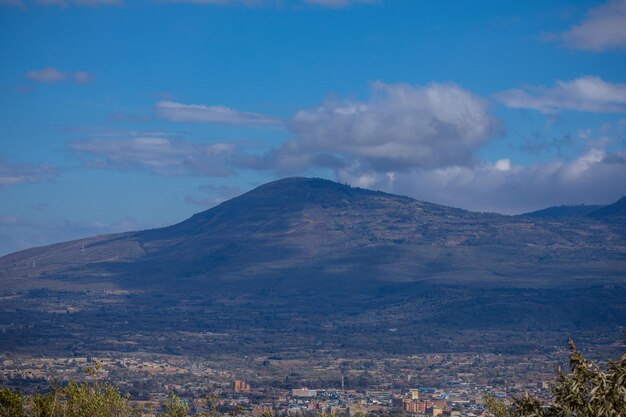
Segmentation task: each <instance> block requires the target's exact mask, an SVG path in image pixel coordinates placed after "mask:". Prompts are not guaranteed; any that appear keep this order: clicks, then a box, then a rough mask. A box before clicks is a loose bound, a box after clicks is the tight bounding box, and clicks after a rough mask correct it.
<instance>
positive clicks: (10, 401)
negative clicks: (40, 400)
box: [0, 388, 24, 417]
mask: <svg viewBox="0 0 626 417" xmlns="http://www.w3.org/2000/svg"><path fill="white" fill-rule="evenodd" d="M0 416H1V417H22V416H24V397H23V396H22V394H20V393H19V392H13V391H11V390H10V389H8V388H0Z"/></svg>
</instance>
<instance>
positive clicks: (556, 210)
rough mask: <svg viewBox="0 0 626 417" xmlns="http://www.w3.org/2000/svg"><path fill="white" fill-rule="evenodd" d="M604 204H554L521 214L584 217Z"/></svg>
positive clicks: (525, 215) (528, 215)
mask: <svg viewBox="0 0 626 417" xmlns="http://www.w3.org/2000/svg"><path fill="white" fill-rule="evenodd" d="M603 207H604V206H601V205H585V204H580V205H563V206H553V207H548V208H545V209H541V210H537V211H532V212H530V213H524V214H521V216H524V217H532V218H549V217H552V218H555V217H584V216H587V215H589V214H591V213H593V212H595V211H597V210H599V209H601V208H603Z"/></svg>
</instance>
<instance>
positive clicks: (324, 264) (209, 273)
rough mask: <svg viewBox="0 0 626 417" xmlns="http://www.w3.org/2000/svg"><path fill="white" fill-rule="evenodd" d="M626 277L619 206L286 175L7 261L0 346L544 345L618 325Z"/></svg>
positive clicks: (623, 317)
mask: <svg viewBox="0 0 626 417" xmlns="http://www.w3.org/2000/svg"><path fill="white" fill-rule="evenodd" d="M625 271H626V221H624V218H623V217H620V216H607V217H601V218H590V217H586V216H584V217H565V218H547V219H533V218H524V217H522V216H505V215H500V214H494V213H475V212H469V211H465V210H462V209H455V208H449V207H445V206H439V205H436V204H431V203H427V202H422V201H418V200H414V199H411V198H409V197H404V196H395V195H393V194H387V193H384V192H379V191H371V190H363V189H359V188H353V187H349V186H346V185H342V184H338V183H334V182H332V181H328V180H317V179H306V178H290V179H286V180H282V181H276V182H273V183H270V184H267V185H265V186H261V187H258V188H256V189H254V190H252V191H250V192H248V193H245V194H243V195H242V196H239V197H236V198H234V199H231V200H229V201H226V202H224V203H222V204H220V205H218V206H216V207H214V208H211V209H209V210H206V211H203V212H200V213H197V214H196V215H194V216H192V217H190V218H189V219H187V220H185V221H183V222H180V223H177V224H174V225H172V226H168V227H165V228H159V229H151V230H145V231H136V232H126V233H119V234H114V235H104V236H96V237H92V238H88V239H81V240H76V241H72V242H64V243H58V244H55V245H51V246H47V247H40V248H33V249H28V250H25V251H21V252H17V253H14V254H10V255H7V256H4V257H2V258H0V288H2V290H0V317H2V319H3V321H4V322H6V323H13V324H12V325H11V326H12V327H10V328H11V329H13V330H11V332H13V333H11V334H10V337H9V338H8V339H7V340H4V341H2V340H0V351H2V350H3V349H4V350H9V351H10V350H15V349H24V348H25V347H24V345H23V344H20V343H18V342H19V341H30V342H29V343H27V344H26V345H27V346H46V349H52V347H51V346H53V345H56V344H58V346H67V345H68V344H72V343H79V344H80V346H84V348H83V351H85V352H87V351H89V352H91V351H93V350H98V349H102V348H103V346H108V347H109V348H110V349H116V347H115V346H116V345H111V342H109V340H110V339H111V337H113V336H112V335H115V337H116V338H118V339H120V340H124V338H131V339H133V338H136V335H137V334H141V335H149V337H148V336H146V337H147V338H148V339H145V340H149V341H150V342H149V343H153V344H154V343H156V344H155V345H154V346H152V345H150V346H148V345H146V344H145V343H146V342H141V343H142V344H140V345H139V346H141V347H142V348H143V349H154V350H155V351H163V350H168V349H171V346H172V345H175V346H177V349H178V350H180V351H189V350H191V351H193V352H195V353H198V352H199V351H201V349H202V348H201V347H198V346H197V345H193V344H192V345H190V346H189V347H186V346H184V345H181V344H180V343H179V342H177V341H176V340H177V339H176V337H177V336H176V335H177V334H179V332H186V333H185V334H194V335H196V336H194V337H197V338H200V339H202V338H205V337H207V336H202V335H205V334H206V332H212V333H220V334H222V333H224V334H229V335H231V336H229V339H228V340H229V341H228V342H223V343H222V342H220V344H217V345H215V344H212V345H211V346H213V348H214V349H218V350H219V351H220V352H222V351H224V352H226V351H229V350H230V351H232V350H233V349H234V350H236V351H244V352H247V351H249V350H250V349H251V350H255V349H256V350H258V349H260V350H261V351H267V349H274V350H281V349H288V350H296V351H298V350H301V349H308V348H309V347H310V344H311V343H314V344H315V345H316V346H317V345H318V344H319V346H321V347H322V348H324V347H326V348H331V347H332V348H333V349H352V350H354V349H356V350H359V349H365V350H369V349H382V350H385V351H389V352H391V351H394V352H397V351H402V352H410V351H412V350H414V349H422V350H430V351H433V349H435V350H436V349H440V350H449V349H452V350H454V349H462V348H463V347H464V346H465V347H467V346H470V345H471V346H474V347H476V348H480V347H483V348H487V347H488V348H489V349H496V350H497V349H505V350H506V349H520V348H521V347H520V346H535V347H539V346H542V345H543V344H545V343H551V342H548V341H549V340H550V341H555V340H556V339H558V338H560V337H562V335H563V332H568V333H572V332H583V333H584V334H586V335H587V336H588V337H591V338H594V337H598V335H599V334H600V333H601V334H604V335H606V334H608V333H611V332H615V331H619V330H618V329H619V328H620V326H623V325H624V323H626V273H625ZM59 305H61V306H64V307H63V308H66V309H68V311H70V310H71V311H74V310H75V311H77V312H76V313H73V314H66V315H59V314H58V313H56V312H57V311H59ZM38 323H46V325H45V326H43V327H42V326H41V325H40V324H38ZM329 325H330V326H331V327H328V326H329ZM68 326H70V327H71V328H72V329H74V330H72V332H70V333H68V332H67V331H65V330H64V329H66V328H68ZM389 328H395V329H399V330H398V332H395V333H393V334H389V333H388V330H387V329H389ZM325 329H331V330H325ZM529 329H531V330H532V331H535V332H539V333H537V334H536V335H535V336H533V337H534V339H533V340H532V341H529V340H528V337H529V336H528V331H530V330H529ZM60 334H62V335H63V336H62V337H61V338H60V339H59V337H60V336H59V335H60ZM76 335H80V338H79V336H76ZM85 335H87V336H85ZM486 335H492V336H489V337H487V338H486ZM503 335H507V336H506V337H504V336H503ZM587 336H585V337H587ZM11 340H13V341H15V342H12V341H11ZM142 340H144V339H142ZM157 340H158V341H162V342H158V343H157V342H155V341H157ZM211 340H212V339H211ZM209 342H210V343H216V342H215V341H209ZM209 342H207V343H209ZM136 343H139V342H136ZM555 344H560V343H555ZM129 346H130V347H127V348H129V349H130V348H132V346H137V345H136V344H133V345H129ZM307 346H309V347H307ZM118 348H119V347H118ZM199 349H200V350H199ZM220 349H221V350H220Z"/></svg>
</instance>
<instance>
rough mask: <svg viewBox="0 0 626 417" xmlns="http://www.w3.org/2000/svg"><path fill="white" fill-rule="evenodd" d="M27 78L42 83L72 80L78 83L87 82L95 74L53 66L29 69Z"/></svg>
mask: <svg viewBox="0 0 626 417" xmlns="http://www.w3.org/2000/svg"><path fill="white" fill-rule="evenodd" d="M26 78H28V79H31V80H33V81H37V82H40V83H59V82H63V81H68V80H71V81H73V82H74V83H76V84H85V83H88V82H90V81H91V80H92V79H93V75H92V74H91V73H88V72H85V71H76V72H62V71H59V70H58V69H56V68H53V67H45V68H42V69H40V70H35V71H28V72H27V73H26Z"/></svg>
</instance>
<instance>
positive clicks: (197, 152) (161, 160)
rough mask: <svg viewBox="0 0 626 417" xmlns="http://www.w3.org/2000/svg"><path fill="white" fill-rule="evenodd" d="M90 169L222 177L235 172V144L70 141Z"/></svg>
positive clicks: (161, 139)
mask: <svg viewBox="0 0 626 417" xmlns="http://www.w3.org/2000/svg"><path fill="white" fill-rule="evenodd" d="M68 147H69V149H70V151H71V152H72V153H73V154H74V155H76V156H78V157H81V158H83V159H85V165H86V166H87V167H90V168H98V169H113V170H120V171H148V172H151V173H153V174H156V175H164V176H181V175H191V176H222V175H227V174H229V173H230V172H231V168H230V166H229V162H230V157H231V155H232V153H233V152H234V150H235V146H234V145H232V144H227V143H212V144H200V143H194V142H189V141H183V140H175V139H168V138H164V137H138V138H128V139H102V138H96V139H88V140H82V141H73V142H70V143H69V144H68Z"/></svg>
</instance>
